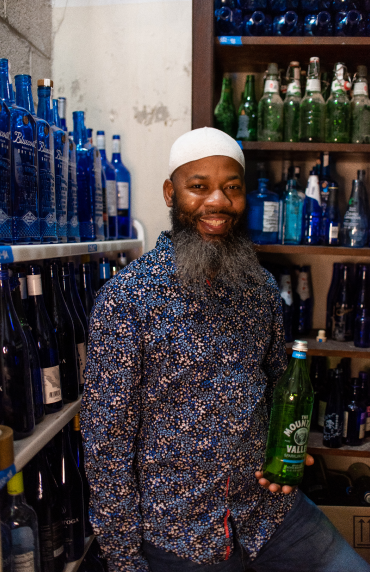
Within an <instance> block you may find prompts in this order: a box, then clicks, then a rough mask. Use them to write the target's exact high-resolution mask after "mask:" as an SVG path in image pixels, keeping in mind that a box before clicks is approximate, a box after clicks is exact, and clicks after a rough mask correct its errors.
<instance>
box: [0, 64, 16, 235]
mask: <svg viewBox="0 0 370 572" xmlns="http://www.w3.org/2000/svg"><path fill="white" fill-rule="evenodd" d="M0 65H1V60H0ZM0 89H1V88H0ZM0 97H3V95H2V93H1V92H0ZM12 241H13V235H12V196H11V143H10V111H9V108H8V106H7V105H6V103H5V102H4V100H3V99H0V243H1V244H11V243H12Z"/></svg>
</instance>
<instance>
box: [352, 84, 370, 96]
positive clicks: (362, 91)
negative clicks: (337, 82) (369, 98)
mask: <svg viewBox="0 0 370 572" xmlns="http://www.w3.org/2000/svg"><path fill="white" fill-rule="evenodd" d="M368 91H369V90H368V88H367V83H365V82H362V81H361V82H358V83H355V84H354V86H353V95H368Z"/></svg>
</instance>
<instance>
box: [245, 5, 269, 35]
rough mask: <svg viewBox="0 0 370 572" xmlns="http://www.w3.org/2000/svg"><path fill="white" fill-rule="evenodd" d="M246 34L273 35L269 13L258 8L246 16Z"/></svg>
mask: <svg viewBox="0 0 370 572" xmlns="http://www.w3.org/2000/svg"><path fill="white" fill-rule="evenodd" d="M244 34H245V35H246V36H271V35H272V23H271V17H270V15H269V14H264V13H263V12H261V11H260V10H256V11H255V12H252V13H250V14H247V15H246V16H245V18H244Z"/></svg>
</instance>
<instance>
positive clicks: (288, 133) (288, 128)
mask: <svg viewBox="0 0 370 572" xmlns="http://www.w3.org/2000/svg"><path fill="white" fill-rule="evenodd" d="M286 75H287V78H288V88H287V94H286V97H285V100H284V141H288V142H289V141H295V142H297V141H299V110H300V104H301V98H302V95H301V68H300V67H299V62H290V64H289V67H288V70H287V73H286Z"/></svg>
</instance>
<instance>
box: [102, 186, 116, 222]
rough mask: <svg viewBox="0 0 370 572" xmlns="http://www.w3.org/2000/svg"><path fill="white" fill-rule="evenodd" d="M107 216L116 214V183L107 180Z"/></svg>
mask: <svg viewBox="0 0 370 572" xmlns="http://www.w3.org/2000/svg"><path fill="white" fill-rule="evenodd" d="M105 189H106V194H107V204H108V216H117V184H116V181H107V184H106V187H105Z"/></svg>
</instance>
